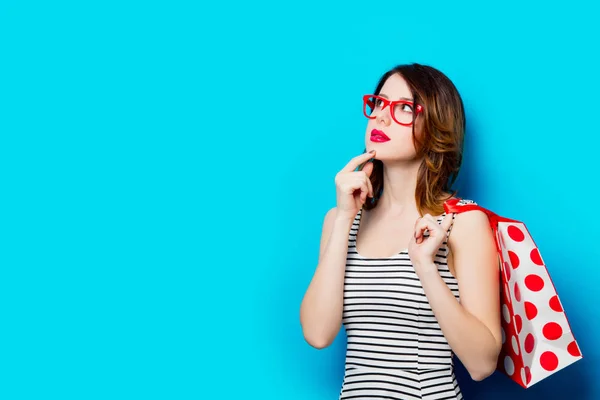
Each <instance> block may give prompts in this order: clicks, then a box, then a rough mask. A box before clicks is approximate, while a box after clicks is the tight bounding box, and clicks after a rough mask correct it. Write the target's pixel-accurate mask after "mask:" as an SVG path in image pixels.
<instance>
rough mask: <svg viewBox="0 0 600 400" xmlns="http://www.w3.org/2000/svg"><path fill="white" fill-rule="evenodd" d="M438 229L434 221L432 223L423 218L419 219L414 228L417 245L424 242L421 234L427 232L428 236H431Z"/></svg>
mask: <svg viewBox="0 0 600 400" xmlns="http://www.w3.org/2000/svg"><path fill="white" fill-rule="evenodd" d="M439 227H440V226H439V224H438V223H437V221H435V220H433V221H432V220H430V219H429V218H425V217H423V218H421V219H419V220H418V221H417V224H416V227H415V239H416V240H417V243H421V242H422V241H423V240H424V237H423V234H424V233H425V231H426V230H428V231H429V235H430V236H431V235H432V234H434V232H436V230H437V229H439Z"/></svg>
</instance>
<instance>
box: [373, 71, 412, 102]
mask: <svg viewBox="0 0 600 400" xmlns="http://www.w3.org/2000/svg"><path fill="white" fill-rule="evenodd" d="M379 94H381V95H385V96H387V97H388V98H389V99H400V98H403V97H404V98H412V92H411V91H410V87H409V86H408V85H407V83H406V81H405V80H404V78H402V76H400V75H399V74H394V75H392V76H390V77H389V78H388V79H387V80H386V81H385V83H384V84H383V86H382V87H381V91H380V93H379Z"/></svg>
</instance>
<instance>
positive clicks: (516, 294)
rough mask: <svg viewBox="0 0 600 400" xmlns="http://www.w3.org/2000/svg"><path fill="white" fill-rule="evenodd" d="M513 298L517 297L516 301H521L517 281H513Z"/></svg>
mask: <svg viewBox="0 0 600 400" xmlns="http://www.w3.org/2000/svg"><path fill="white" fill-rule="evenodd" d="M515 299H517V301H521V291H520V290H519V285H517V282H515Z"/></svg>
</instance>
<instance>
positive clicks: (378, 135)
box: [371, 129, 390, 143]
mask: <svg viewBox="0 0 600 400" xmlns="http://www.w3.org/2000/svg"><path fill="white" fill-rule="evenodd" d="M388 140H390V138H389V137H387V135H386V134H385V133H383V132H382V131H380V130H379V129H373V130H372V131H371V142H377V143H383V142H387V141H388Z"/></svg>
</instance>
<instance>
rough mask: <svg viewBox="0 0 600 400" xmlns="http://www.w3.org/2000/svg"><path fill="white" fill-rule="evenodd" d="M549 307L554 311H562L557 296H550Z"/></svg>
mask: <svg viewBox="0 0 600 400" xmlns="http://www.w3.org/2000/svg"><path fill="white" fill-rule="evenodd" d="M550 308H551V309H553V310H554V311H556V312H562V311H563V308H562V306H561V305H560V301H559V300H558V296H552V298H550Z"/></svg>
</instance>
